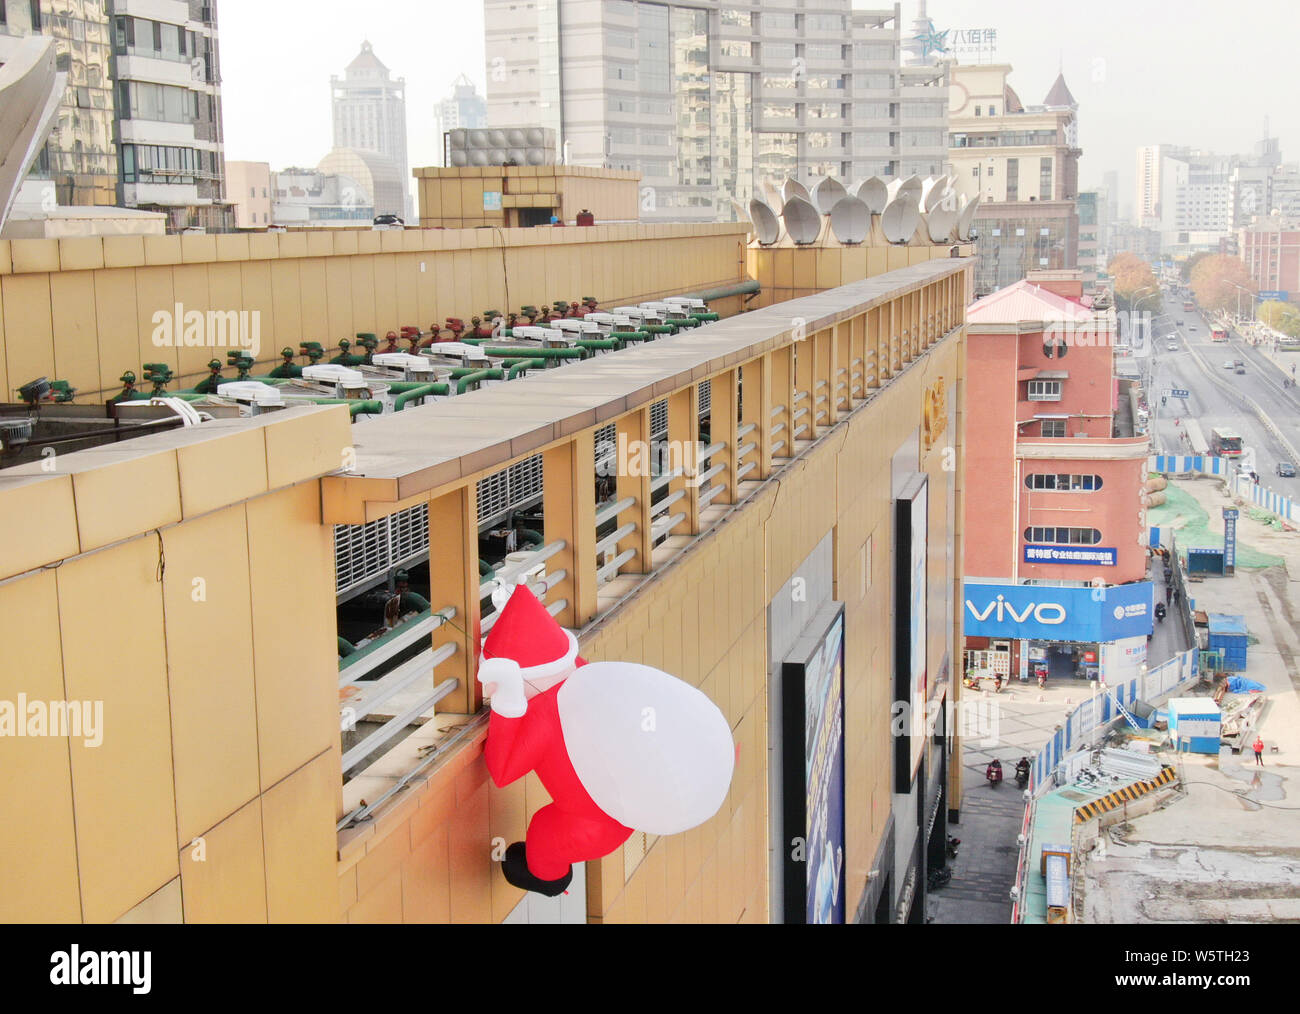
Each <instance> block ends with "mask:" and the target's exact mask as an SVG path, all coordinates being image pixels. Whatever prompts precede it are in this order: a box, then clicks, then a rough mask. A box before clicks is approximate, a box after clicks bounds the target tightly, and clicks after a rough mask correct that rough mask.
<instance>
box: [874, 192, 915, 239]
mask: <svg viewBox="0 0 1300 1014" xmlns="http://www.w3.org/2000/svg"><path fill="white" fill-rule="evenodd" d="M920 224H921V209H920V208H919V207H918V206H917V204H916V200H915V199H914V198H913V197H912V196H911V195H910V194H900V195H899V196H898V197H896V198H894V199H893V200H892V201H890V202H889V204H888V205H887V206H886V208H885V210H884V211H883V212H881V215H880V228H881V231H882V232H884V234H885V239H887V240H888V241H889V242H890V243H906V242H908V241H909V240H910V239H911V238H912V237H913V236H915V235H916V229H917V226H919V225H920Z"/></svg>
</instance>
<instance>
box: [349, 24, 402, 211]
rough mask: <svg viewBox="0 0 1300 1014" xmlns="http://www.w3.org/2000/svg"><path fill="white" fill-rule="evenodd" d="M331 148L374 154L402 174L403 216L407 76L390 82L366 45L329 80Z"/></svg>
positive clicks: (386, 70) (377, 58) (368, 45)
mask: <svg viewBox="0 0 1300 1014" xmlns="http://www.w3.org/2000/svg"><path fill="white" fill-rule="evenodd" d="M330 95H331V98H332V100H333V103H334V148H335V149H336V150H340V149H351V150H355V151H373V152H378V153H379V154H380V155H383V156H384V157H385V158H387V159H388V160H389V161H391V162H392V163H393V164H394V165H396V166H397V167H398V169H399V170H400V171H401V176H402V192H403V194H405V195H406V196H405V199H404V203H405V205H406V210H407V213H408V214H407V217H408V218H409V217H410V215H409V212H410V190H411V179H410V177H411V169H410V161H409V160H408V158H407V154H406V78H403V77H399V78H397V79H395V80H394V79H393V77H392V74H391V72H390V71H389V69H388V68H387V67H386V66H384V64H383V63H382V62H381V61H380V59H379V57H377V56H375V51H374V47H373V46H371V45H370V43H369V42H363V43H362V44H361V52H360V53H359V54H357V57H356V59H355V60H353V61H352V62H351V63H350V64H348V66H347V69H346V70H345V71H344V76H343V78H342V79H340V78H338V77H331V78H330Z"/></svg>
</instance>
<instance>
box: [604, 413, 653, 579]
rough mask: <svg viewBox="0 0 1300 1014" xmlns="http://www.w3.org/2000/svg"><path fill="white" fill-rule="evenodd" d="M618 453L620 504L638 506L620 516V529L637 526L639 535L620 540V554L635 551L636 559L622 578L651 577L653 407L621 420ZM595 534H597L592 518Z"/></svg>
mask: <svg viewBox="0 0 1300 1014" xmlns="http://www.w3.org/2000/svg"><path fill="white" fill-rule="evenodd" d="M615 440H616V442H617V450H616V453H615V456H614V463H615V464H614V467H615V468H616V469H617V470H618V492H617V494H616V496H617V497H618V499H619V500H623V499H625V498H627V497H632V498H633V499H635V500H636V503H635V504H633V505H632V506H631V507H629V508H628V509H627V510H625V511H623V512H622V513H621V514H619V516H618V523H617V526H618V527H619V528H622V527H623V526H624V525H626V524H628V523H629V522H634V523H635V524H636V531H635V532H632V533H631V534H630V535H625V536H623V538H621V539H619V540H618V549H617V551H618V552H619V553H624V552H626V551H627V550H629V549H635V550H636V556H634V557H632V558H631V559H630V560H628V561H627V562H626V563H624V564H623V565H622V566H620V567H619V568H618V572H619V573H620V574H649V573H650V571H651V569H652V567H651V559H652V552H653V550H654V540H653V538H652V537H651V533H650V507H651V503H650V497H651V489H650V486H651V480H652V478H653V477H652V476H651V474H650V471H651V469H650V462H651V459H652V456H653V454H654V449H653V448H652V447H651V446H650V406H649V405H646V406H644V407H643V408H639V409H637V410H636V411H635V412H629V413H628V414H627V415H625V416H620V417H619V419H618V422H617V424H616V426H615ZM592 521H593V527H592V531H593V532H594V531H595V525H594V522H595V518H594V517H593V519H592Z"/></svg>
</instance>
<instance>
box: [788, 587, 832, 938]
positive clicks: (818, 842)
mask: <svg viewBox="0 0 1300 1014" xmlns="http://www.w3.org/2000/svg"><path fill="white" fill-rule="evenodd" d="M828 619H829V626H827V625H826V621H827V620H828ZM809 630H810V633H812V638H809V637H804V638H801V639H800V640H799V641H798V642H797V643H796V644H795V647H794V649H792V651H791V654H790V656H789V658H788V659H787V660H786V661H785V662H783V663H782V666H781V687H782V691H781V708H782V716H781V717H782V740H783V751H782V752H783V758H782V763H783V777H782V781H783V785H784V793H783V798H784V801H783V811H784V812H783V814H782V821H783V825H784V831H785V834H784V837H785V840H786V842H787V843H788V846H789V847H788V848H787V849H786V852H785V861H784V866H785V869H784V883H785V906H784V907H785V922H787V923H792V924H799V925H802V924H805V923H819V924H828V923H843V922H844V919H845V893H846V892H845V885H844V606H843V604H841V603H838V602H833V603H831V604H830V605H829V606H827V607H826V608H825V609H823V610H822V611H821V612H819V613H818V615H817V618H816V619H815V620H814V622H813V623H812V624H811V625H810V628H809Z"/></svg>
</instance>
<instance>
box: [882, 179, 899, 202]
mask: <svg viewBox="0 0 1300 1014" xmlns="http://www.w3.org/2000/svg"><path fill="white" fill-rule="evenodd" d="M902 185H903V181H902V180H901V179H899V178H898V177H897V176H895V177H894V178H893V179H892V180H890V181H889V183H888V184H886V186H885V193H886V194H888V195H889V200H890V201H892V200H893V199H894V198H895V197H897V196H898V190H899V188H900V187H901V186H902ZM885 203H886V204H888V203H889V201H886V202H885Z"/></svg>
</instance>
